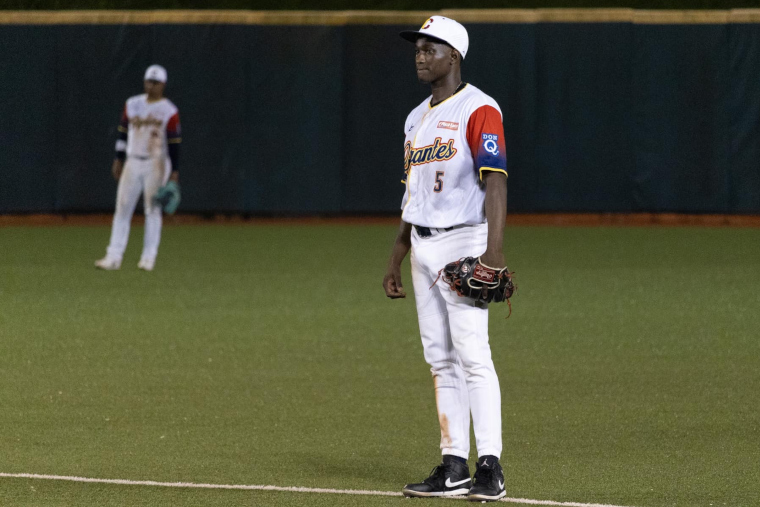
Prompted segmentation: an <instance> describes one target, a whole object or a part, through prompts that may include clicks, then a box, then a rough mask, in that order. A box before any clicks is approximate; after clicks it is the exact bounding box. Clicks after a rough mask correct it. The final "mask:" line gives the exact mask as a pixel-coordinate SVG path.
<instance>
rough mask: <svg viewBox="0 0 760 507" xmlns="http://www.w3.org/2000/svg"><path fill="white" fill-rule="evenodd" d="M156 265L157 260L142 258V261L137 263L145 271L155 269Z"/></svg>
mask: <svg viewBox="0 0 760 507" xmlns="http://www.w3.org/2000/svg"><path fill="white" fill-rule="evenodd" d="M155 266H156V261H155V260H151V259H140V262H138V263H137V267H138V268H140V269H142V270H143V271H153V268H154V267H155Z"/></svg>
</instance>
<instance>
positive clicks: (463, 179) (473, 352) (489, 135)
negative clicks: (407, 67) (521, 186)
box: [402, 84, 507, 459]
mask: <svg viewBox="0 0 760 507" xmlns="http://www.w3.org/2000/svg"><path fill="white" fill-rule="evenodd" d="M431 99H432V97H429V98H428V99H426V100H425V102H423V103H422V104H420V105H419V106H418V107H417V108H415V109H414V110H413V111H412V112H411V113H410V114H409V116H408V118H407V120H406V125H405V127H404V131H405V134H406V139H405V144H404V166H405V180H404V182H405V183H406V192H405V193H404V199H403V202H402V209H403V214H402V219H403V220H404V221H405V222H407V223H410V224H412V225H413V226H414V227H412V252H411V264H412V281H413V284H414V294H415V299H416V304H417V315H418V319H419V325H420V335H421V338H422V345H423V349H424V355H425V360H426V361H427V362H428V364H430V366H431V372H432V374H433V379H434V381H435V392H436V403H437V407H438V418H439V422H440V426H441V451H442V453H443V454H453V455H456V456H460V457H462V458H465V459H467V458H468V457H469V452H470V414H472V421H473V427H474V430H475V439H476V445H477V451H478V456H484V455H493V456H497V457H499V456H500V455H501V450H502V439H501V393H500V388H499V379H498V377H497V375H496V371H495V369H494V365H493V361H492V360H491V348H490V345H489V343H488V307H487V305H481V304H477V303H475V302H474V301H473V300H471V299H469V298H463V297H459V296H458V295H457V294H456V293H454V292H452V291H451V290H450V289H449V287H448V285H446V284H444V283H443V282H442V281H441V280H437V278H438V272H439V270H440V269H441V268H443V267H444V266H445V265H446V264H447V263H449V262H452V261H455V260H458V259H460V258H462V257H468V256H473V257H477V256H479V255H481V254H483V253H484V252H485V250H486V244H487V239H488V226H487V224H486V223H485V187H484V186H483V184H482V175H483V173H484V172H485V171H498V172H503V173H505V174H506V172H507V166H506V153H505V147H504V129H503V126H502V118H501V111H500V109H499V106H498V104H497V103H496V101H494V100H493V99H492V98H491V97H489V96H488V95H486V94H485V93H483V92H482V91H480V90H479V89H477V88H476V87H474V86H472V85H469V84H467V85H465V86H464V88H462V89H461V90H460V91H458V92H457V93H455V94H454V95H453V96H451V97H449V98H448V99H446V100H444V101H443V102H441V103H440V104H437V105H435V106H433V107H431V106H430V100H431Z"/></svg>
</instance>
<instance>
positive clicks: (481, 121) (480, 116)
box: [467, 105, 507, 268]
mask: <svg viewBox="0 0 760 507" xmlns="http://www.w3.org/2000/svg"><path fill="white" fill-rule="evenodd" d="M467 142H468V144H469V146H470V151H471V152H472V157H473V162H474V164H475V170H476V171H477V173H478V177H479V178H480V180H481V182H482V183H483V185H485V189H486V199H485V215H486V220H487V221H488V243H487V247H486V251H485V253H483V255H481V256H480V261H481V262H482V263H483V264H485V265H486V266H489V267H492V268H503V267H504V266H506V263H505V261H504V226H505V225H506V221H507V153H506V148H505V143H504V127H503V126H502V123H501V113H499V111H498V110H497V109H496V108H495V107H493V106H489V105H485V106H481V107H479V108H478V109H476V110H475V111H474V112H473V113H472V114H471V115H470V118H469V120H468V122H467Z"/></svg>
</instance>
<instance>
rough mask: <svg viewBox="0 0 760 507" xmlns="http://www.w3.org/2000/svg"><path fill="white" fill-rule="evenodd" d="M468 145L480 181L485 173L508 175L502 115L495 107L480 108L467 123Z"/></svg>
mask: <svg viewBox="0 0 760 507" xmlns="http://www.w3.org/2000/svg"><path fill="white" fill-rule="evenodd" d="M467 144H469V145H470V151H471V152H472V159H473V162H474V163H475V170H476V171H477V172H478V176H479V177H480V179H481V180H482V179H483V171H497V172H502V173H504V174H505V175H506V174H507V150H506V148H505V145H504V127H503V126H502V124H501V114H499V111H498V110H497V109H496V108H495V107H493V106H480V107H479V108H477V109H476V110H475V111H474V112H473V113H472V114H471V115H470V118H469V120H468V121H467Z"/></svg>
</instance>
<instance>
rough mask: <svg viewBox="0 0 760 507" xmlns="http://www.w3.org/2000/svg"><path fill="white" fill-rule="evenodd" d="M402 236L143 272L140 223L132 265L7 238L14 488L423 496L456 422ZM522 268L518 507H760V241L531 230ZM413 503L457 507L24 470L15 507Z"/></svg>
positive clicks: (497, 353)
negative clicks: (572, 505) (544, 506)
mask: <svg viewBox="0 0 760 507" xmlns="http://www.w3.org/2000/svg"><path fill="white" fill-rule="evenodd" d="M394 235H395V227H388V226H381V225H367V226H361V225H324V226H299V225H283V226H276V225H270V226H246V225H237V226H217V225H198V226H189V225H187V226H173V227H172V226H169V227H167V228H166V229H165V231H164V241H163V244H162V250H161V254H160V256H159V260H158V263H157V266H156V271H154V272H153V273H145V272H142V271H138V270H137V268H136V264H137V260H138V257H139V248H140V243H141V239H142V238H141V229H140V228H139V227H136V228H135V229H134V230H133V233H132V244H131V245H130V247H129V249H128V251H127V256H126V258H125V261H124V264H123V266H122V269H121V271H118V272H101V271H96V270H95V269H94V268H93V267H92V262H93V261H94V260H95V259H96V258H98V257H100V256H102V254H103V252H104V246H105V243H106V241H107V239H108V228H105V227H74V226H71V227H57V228H55V227H53V228H45V227H35V228H22V227H6V228H0V301H2V312H1V313H0V378H1V379H2V383H1V384H0V427H2V432H0V472H2V473H34V474H51V475H67V476H82V477H92V478H108V479H131V480H154V481H165V482H178V481H183V482H194V483H214V484H244V485H245V484H248V485H276V486H302V487H313V488H336V489H368V490H380V491H396V492H398V491H400V488H401V486H402V485H403V484H404V483H405V482H408V481H412V480H415V481H416V480H420V479H422V478H423V477H425V476H426V475H427V473H428V472H429V470H430V468H432V467H433V466H434V465H435V464H436V463H437V461H438V459H439V455H438V437H439V430H438V427H437V418H436V413H435V407H434V404H435V400H434V396H433V389H432V380H431V378H430V374H429V371H428V368H427V366H426V365H425V363H424V361H423V359H422V350H421V345H420V343H419V338H418V336H417V327H416V326H417V325H416V317H415V310H414V302H413V300H412V299H411V298H409V299H407V300H404V301H391V300H388V299H386V298H385V297H384V294H383V291H382V288H381V280H382V277H383V274H384V269H385V263H386V260H387V254H388V253H389V249H390V246H391V242H392V240H393V237H394ZM506 252H507V259H508V261H509V265H510V267H511V268H512V269H514V270H515V271H517V278H516V279H517V282H518V285H519V292H518V295H517V296H516V297H515V298H514V304H513V307H514V311H513V314H512V317H511V318H510V319H508V320H507V319H505V318H504V317H505V316H506V310H507V309H506V306H504V307H501V306H498V307H494V308H493V309H492V316H491V343H492V349H493V353H494V360H495V363H496V368H497V371H498V373H499V376H500V380H501V385H502V394H503V414H504V447H505V450H504V456H503V462H504V463H505V473H506V477H507V494H508V496H509V497H516V498H528V499H535V500H554V501H558V502H560V501H563V502H581V503H603V504H614V505H623V506H637V507H644V506H652V507H655V506H710V505H716V506H717V505H727V506H733V507H735V506H757V505H760V413H759V412H758V407H760V340H759V339H758V338H759V337H760V315H759V313H760V312H759V311H760V291H759V290H758V288H759V287H760V229H728V228H725V229H720V228H712V229H707V228H604V227H600V228H551V227H535V228H533V227H511V228H508V230H507V234H506ZM405 270H406V271H405V274H406V278H405V281H406V282H407V285H408V289H410V288H411V280H410V277H409V275H408V263H406V265H405ZM473 453H474V450H473ZM473 457H474V454H473ZM452 501H454V502H455V503H456V502H457V501H455V500H452ZM411 503H415V505H416V504H417V503H420V504H425V505H428V504H431V505H432V504H433V503H436V502H435V501H424V500H405V499H402V498H395V497H369V496H366V497H359V496H345V495H329V494H313V493H290V492H262V491H226V490H198V489H171V488H157V487H145V486H126V485H111V484H81V483H71V482H61V481H45V480H33V479H19V478H0V505H3V506H4V505H30V506H32V505H33V506H48V505H50V506H58V505H61V506H63V505H77V506H103V505H135V506H143V505H145V506H148V505H150V506H155V505H204V506H205V505H208V506H222V505H283V506H290V505H320V506H321V505H331V506H332V505H335V506H343V505H369V506H375V505H378V506H379V505H402V504H403V505H410V504H411ZM444 503H446V504H447V505H448V503H447V502H444Z"/></svg>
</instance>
